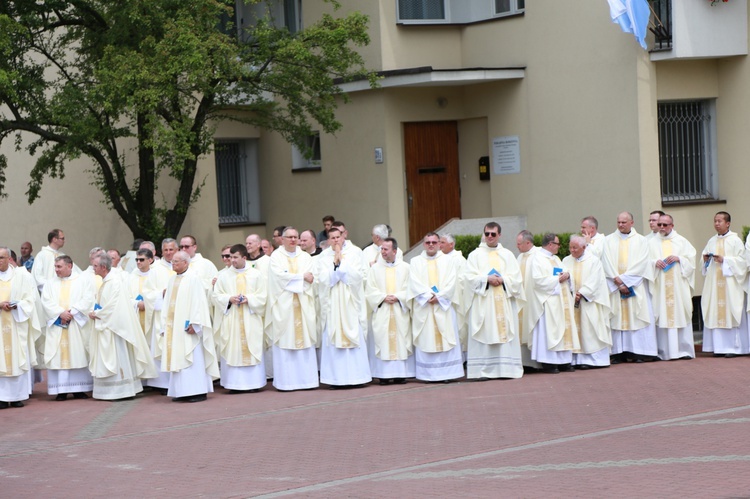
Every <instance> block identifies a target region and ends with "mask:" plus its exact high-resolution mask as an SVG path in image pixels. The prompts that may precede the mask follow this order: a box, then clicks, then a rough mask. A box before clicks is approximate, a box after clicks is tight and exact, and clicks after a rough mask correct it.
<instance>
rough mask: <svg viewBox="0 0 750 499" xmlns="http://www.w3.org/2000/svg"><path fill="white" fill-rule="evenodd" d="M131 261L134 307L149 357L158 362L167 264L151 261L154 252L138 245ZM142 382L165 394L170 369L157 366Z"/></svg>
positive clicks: (167, 277)
mask: <svg viewBox="0 0 750 499" xmlns="http://www.w3.org/2000/svg"><path fill="white" fill-rule="evenodd" d="M133 261H134V262H135V264H136V268H135V269H134V270H133V271H132V272H131V273H130V279H129V283H128V285H129V288H130V299H131V304H132V305H133V309H134V310H135V312H136V314H137V316H138V322H139V323H140V325H141V329H143V333H144V335H145V336H146V343H148V345H149V349H150V351H151V357H152V358H153V359H154V361H155V362H156V365H160V364H161V348H160V345H159V343H160V341H159V339H160V334H159V333H160V331H159V329H160V327H161V308H162V304H163V303H164V291H165V290H166V288H167V282H169V277H170V275H169V274H170V272H171V271H168V270H166V268H163V267H162V268H159V266H157V265H155V264H154V254H153V252H152V251H151V250H150V249H148V248H142V249H139V250H138V251H137V252H136V255H135V257H134V258H133ZM143 385H144V386H149V387H151V388H152V389H153V390H156V391H157V392H159V393H160V394H162V395H166V394H167V388H169V373H165V372H161V371H160V370H158V369H157V372H156V376H155V377H153V378H147V379H144V380H143Z"/></svg>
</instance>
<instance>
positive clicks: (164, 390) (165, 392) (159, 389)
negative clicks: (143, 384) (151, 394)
mask: <svg viewBox="0 0 750 499" xmlns="http://www.w3.org/2000/svg"><path fill="white" fill-rule="evenodd" d="M154 391H156V392H157V393H158V394H159V395H166V394H167V389H166V388H154Z"/></svg>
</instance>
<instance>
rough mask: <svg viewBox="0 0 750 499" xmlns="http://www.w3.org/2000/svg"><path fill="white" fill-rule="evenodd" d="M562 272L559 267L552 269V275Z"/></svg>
mask: <svg viewBox="0 0 750 499" xmlns="http://www.w3.org/2000/svg"><path fill="white" fill-rule="evenodd" d="M562 272H563V271H562V269H561V268H560V267H552V275H560V274H562Z"/></svg>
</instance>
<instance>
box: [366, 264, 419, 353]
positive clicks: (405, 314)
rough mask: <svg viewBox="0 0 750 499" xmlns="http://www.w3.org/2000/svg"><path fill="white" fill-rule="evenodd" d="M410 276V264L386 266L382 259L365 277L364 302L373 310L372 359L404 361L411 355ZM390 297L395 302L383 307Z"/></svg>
mask: <svg viewBox="0 0 750 499" xmlns="http://www.w3.org/2000/svg"><path fill="white" fill-rule="evenodd" d="M409 274H410V265H409V264H407V263H405V262H403V261H396V262H395V263H393V264H389V263H386V262H385V261H384V260H383V259H381V260H379V261H378V262H376V263H375V264H374V265H373V266H372V267H370V270H369V271H368V273H367V281H366V283H365V298H366V300H367V304H368V305H369V308H370V309H371V310H372V318H371V324H372V334H373V343H374V345H375V356H376V357H377V358H378V359H380V360H406V359H407V358H408V357H409V355H411V354H412V353H413V343H412V333H411V320H410V316H409V306H408V303H409V300H408V288H409ZM389 295H393V296H395V297H396V298H397V299H398V301H397V302H396V303H393V304H389V303H385V301H384V300H385V299H386V297H387V296H389Z"/></svg>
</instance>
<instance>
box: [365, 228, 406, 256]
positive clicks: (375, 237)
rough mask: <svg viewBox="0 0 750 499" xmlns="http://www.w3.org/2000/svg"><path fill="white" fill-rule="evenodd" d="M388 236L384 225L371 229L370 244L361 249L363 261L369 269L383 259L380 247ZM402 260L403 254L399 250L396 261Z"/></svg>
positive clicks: (388, 233) (388, 232)
mask: <svg viewBox="0 0 750 499" xmlns="http://www.w3.org/2000/svg"><path fill="white" fill-rule="evenodd" d="M389 236H390V231H389V230H388V226H387V225H385V224H378V225H376V226H375V227H373V228H372V244H371V245H369V246H367V247H365V248H364V249H362V257H363V258H364V259H365V262H367V265H368V266H369V267H372V266H373V265H375V264H376V263H377V262H379V261H381V260H382V259H383V257H382V256H381V254H380V246H381V245H382V244H383V241H385V239H386V238H387V237H389ZM403 259H404V253H403V251H401V248H399V249H398V250H397V251H396V261H401V260H403Z"/></svg>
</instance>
